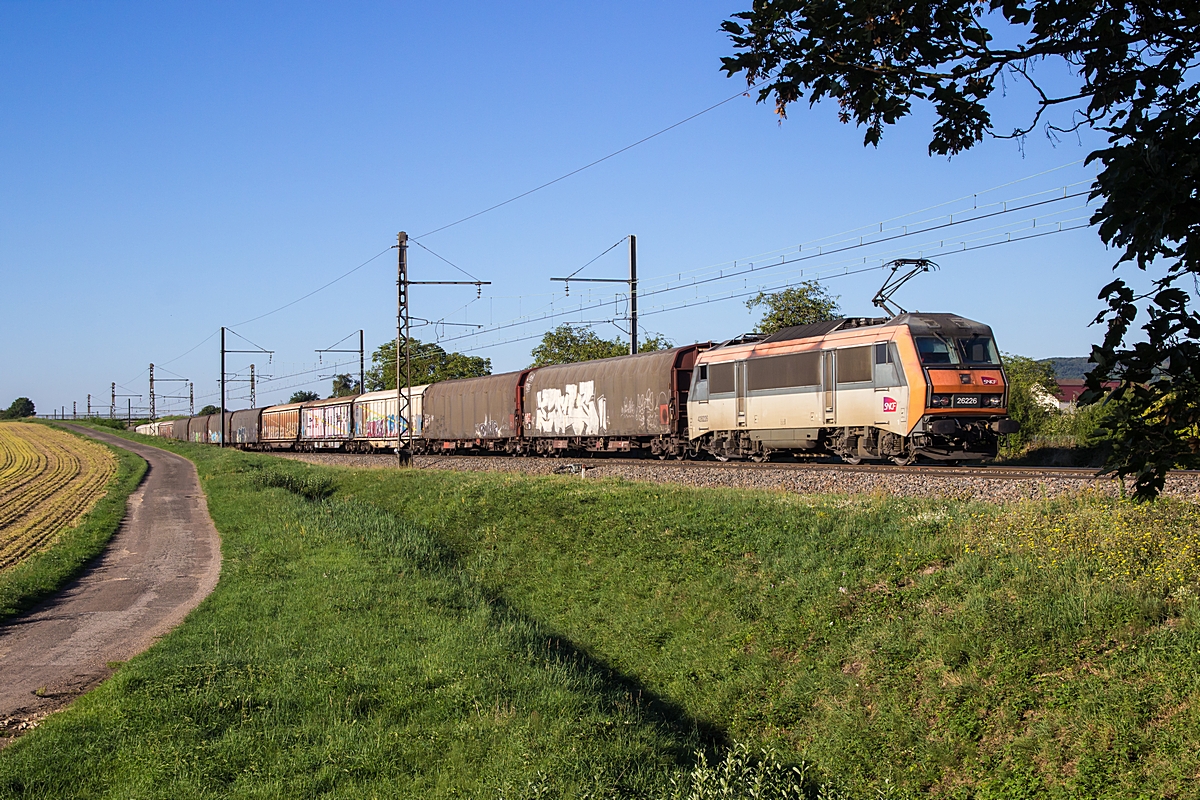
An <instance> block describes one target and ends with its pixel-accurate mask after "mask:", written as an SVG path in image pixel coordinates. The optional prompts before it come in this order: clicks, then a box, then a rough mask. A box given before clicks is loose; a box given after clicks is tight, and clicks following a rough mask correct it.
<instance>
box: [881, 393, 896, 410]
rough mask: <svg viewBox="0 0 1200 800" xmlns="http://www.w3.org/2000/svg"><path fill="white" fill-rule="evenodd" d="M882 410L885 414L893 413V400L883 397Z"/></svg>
mask: <svg viewBox="0 0 1200 800" xmlns="http://www.w3.org/2000/svg"><path fill="white" fill-rule="evenodd" d="M883 410H884V411H886V412H892V411H895V410H896V401H895V400H894V399H892V398H891V397H884V398H883Z"/></svg>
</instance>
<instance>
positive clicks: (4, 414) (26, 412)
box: [0, 397, 37, 419]
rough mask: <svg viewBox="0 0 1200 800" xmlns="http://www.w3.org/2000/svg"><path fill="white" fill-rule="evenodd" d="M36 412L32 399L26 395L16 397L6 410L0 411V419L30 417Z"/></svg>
mask: <svg viewBox="0 0 1200 800" xmlns="http://www.w3.org/2000/svg"><path fill="white" fill-rule="evenodd" d="M35 413H37V412H36V410H35V409H34V407H33V401H32V400H30V399H29V398H28V397H18V398H17V399H16V400H13V401H12V403H11V404H9V406H8V409H7V410H6V411H0V419H23V418H24V417H32V416H33V415H34V414H35Z"/></svg>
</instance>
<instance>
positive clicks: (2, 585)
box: [0, 423, 146, 621]
mask: <svg viewBox="0 0 1200 800" xmlns="http://www.w3.org/2000/svg"><path fill="white" fill-rule="evenodd" d="M11 424H13V425H18V424H19V425H36V424H37V423H11ZM41 427H43V426H39V428H41ZM44 427H47V428H48V427H49V426H44ZM47 433H49V431H47ZM54 435H55V436H71V437H73V438H74V437H77V438H79V439H82V440H83V441H85V442H86V443H87V445H88V447H89V448H93V447H95V448H104V450H102V451H101V452H105V451H109V450H111V452H112V454H113V456H114V457H115V459H116V471H115V473H113V474H112V477H111V478H110V479H108V481H107V484H106V485H105V486H104V487H103V489H102V491H103V496H101V497H100V498H99V499H98V500H95V505H93V506H92V507H91V510H90V511H88V512H87V513H86V514H84V515H83V516H82V517H80V518H78V519H74V517H75V515H76V514H77V513H78V510H79V508H80V507H86V506H87V505H88V504H90V503H91V502H92V499H93V498H91V497H88V498H84V497H82V496H77V495H76V494H74V493H73V492H72V491H70V487H69V486H67V491H66V492H65V493H63V494H61V496H60V494H59V488H60V487H58V486H57V485H51V484H54V481H53V480H51V481H50V482H49V483H47V485H46V487H45V488H46V490H47V493H46V494H45V497H44V498H43V502H44V503H49V504H54V505H61V506H62V507H63V509H64V511H63V514H65V515H66V517H68V518H71V519H73V522H71V523H69V524H68V525H66V526H65V527H63V528H62V529H61V532H60V533H57V534H55V533H54V530H56V528H51V529H48V531H47V537H48V541H49V542H50V544H49V545H42V546H44V547H45V549H40V550H37V551H36V552H33V553H31V554H29V555H26V556H24V557H23V558H22V560H21V561H19V562H18V563H16V564H15V565H13V566H10V567H7V568H6V569H4V570H0V621H3V620H4V619H6V618H9V617H11V616H13V615H14V614H17V613H19V612H21V611H23V610H25V609H27V608H29V607H31V606H33V605H35V604H36V603H38V602H39V601H41V600H44V599H45V598H47V597H49V596H50V595H52V594H53V593H54V592H55V591H57V590H58V589H60V588H61V587H62V586H63V585H64V584H65V583H67V581H69V580H70V579H71V578H73V577H75V576H76V575H77V574H79V572H80V570H81V569H83V567H84V566H85V565H86V564H87V563H88V562H89V561H91V560H92V559H93V558H95V557H96V556H97V555H99V554H100V552H101V551H103V550H104V546H105V545H106V544H108V540H109V539H111V538H112V536H113V534H114V533H116V531H117V528H119V527H120V525H121V520H122V519H123V518H124V517H125V501H126V500H127V499H128V497H129V495H130V494H131V493H132V492H133V491H134V490H135V489H136V488H137V486H138V484H139V483H141V480H142V476H143V475H145V473H146V462H145V461H143V460H142V459H141V458H140V457H138V456H136V455H134V454H133V453H130V452H128V451H127V450H121V449H120V448H116V447H108V446H107V445H105V444H103V443H101V442H98V441H96V440H95V439H91V438H88V437H82V436H79V435H78V434H76V433H74V432H73V431H67V432H65V433H64V432H62V431H54ZM30 469H32V467H30ZM15 478H16V479H17V480H20V479H21V478H22V476H21V475H16V476H15ZM49 478H50V476H49V475H48V478H47V479H48V480H49ZM59 482H60V483H62V484H64V485H67V484H69V483H70V481H69V480H67V479H66V478H65V476H64V478H63V480H62V481H59ZM27 488H28V487H27ZM84 488H87V487H84ZM0 489H3V486H0ZM97 490H98V491H99V488H98V487H97ZM30 513H31V514H34V515H35V516H36V515H37V514H39V513H41V512H40V511H39V510H38V508H34V509H32V511H31V512H30ZM28 516H29V515H28V514H27V515H26V517H22V518H19V519H17V520H15V523H14V524H17V523H21V522H22V520H25V521H28V519H27V518H28ZM42 516H44V517H45V520H48V521H50V522H53V521H54V520H55V519H57V518H58V517H59V516H62V515H55V514H51V513H48V514H43V515H42ZM30 524H33V523H30ZM38 524H41V523H38ZM39 541H43V540H39Z"/></svg>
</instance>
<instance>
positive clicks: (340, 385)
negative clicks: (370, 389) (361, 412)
mask: <svg viewBox="0 0 1200 800" xmlns="http://www.w3.org/2000/svg"><path fill="white" fill-rule="evenodd" d="M356 394H362V387H361V386H359V385H358V381H356V380H354V378H352V377H350V373H348V372H343V373H342V374H341V375H334V376H333V394H331V395H329V396H330V397H350V396H352V395H356Z"/></svg>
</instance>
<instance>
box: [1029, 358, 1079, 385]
mask: <svg viewBox="0 0 1200 800" xmlns="http://www.w3.org/2000/svg"><path fill="white" fill-rule="evenodd" d="M1039 363H1041V364H1049V365H1050V366H1052V367H1054V377H1055V378H1058V379H1059V380H1064V379H1066V380H1069V379H1072V378H1076V379H1078V378H1082V377H1083V376H1085V375H1087V373H1088V370H1090V369H1091V368H1092V364H1089V363H1088V357H1087V356H1065V357H1062V358H1043V359H1042V360H1041V361H1040V362H1039Z"/></svg>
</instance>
